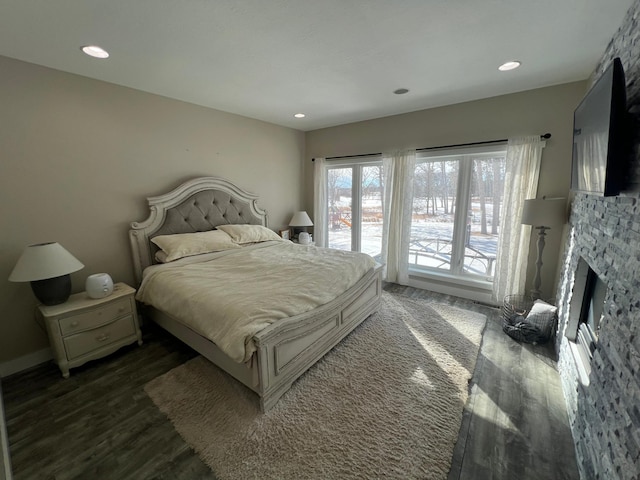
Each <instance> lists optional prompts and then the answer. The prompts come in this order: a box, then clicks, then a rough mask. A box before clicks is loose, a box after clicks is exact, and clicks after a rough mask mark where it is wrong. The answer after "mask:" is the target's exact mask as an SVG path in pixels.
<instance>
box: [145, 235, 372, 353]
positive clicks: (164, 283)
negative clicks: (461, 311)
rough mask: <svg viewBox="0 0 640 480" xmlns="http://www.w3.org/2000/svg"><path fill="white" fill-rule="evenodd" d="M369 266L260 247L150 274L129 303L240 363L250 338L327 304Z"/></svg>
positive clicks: (331, 253) (303, 250)
mask: <svg viewBox="0 0 640 480" xmlns="http://www.w3.org/2000/svg"><path fill="white" fill-rule="evenodd" d="M373 266H375V261H374V260H373V258H371V257H370V256H369V255H366V254H363V253H358V252H348V251H343V250H333V249H328V248H317V247H314V246H303V245H297V244H294V243H291V242H277V241H273V242H264V243H260V244H256V245H252V246H247V247H244V248H242V249H237V250H235V249H234V250H227V251H225V252H218V253H214V254H207V255H198V256H194V257H188V258H185V259H182V260H178V261H176V262H171V263H168V264H163V265H154V266H152V267H149V268H147V269H146V270H145V272H144V277H143V281H142V285H141V286H140V288H139V290H138V293H137V295H136V298H137V300H139V301H141V302H143V303H145V304H148V305H152V306H153V307H155V308H157V309H159V310H161V311H163V312H165V313H167V314H169V315H170V316H172V317H173V318H175V319H177V320H179V321H181V322H183V323H184V324H186V325H188V326H189V327H190V328H191V329H193V330H194V331H196V332H197V333H199V334H200V335H202V336H204V337H206V338H208V339H209V340H211V341H212V342H214V343H215V344H216V345H217V346H218V347H219V348H220V349H221V350H222V351H223V352H225V353H226V354H227V355H228V356H229V357H231V358H232V359H233V360H235V361H236V362H247V361H249V360H250V358H251V355H252V354H253V352H255V350H256V347H255V345H254V342H253V340H252V337H253V335H254V334H255V333H257V332H259V331H260V330H262V329H263V328H265V327H267V326H268V325H270V324H271V323H273V322H276V321H278V320H280V319H283V318H287V317H293V316H295V315H299V314H301V313H305V312H308V311H310V310H313V309H314V308H317V307H319V306H321V305H324V304H326V303H328V302H330V301H331V300H333V299H335V298H336V297H337V296H339V295H340V294H341V293H343V292H345V291H346V290H348V289H349V288H350V287H352V286H353V285H355V284H356V283H357V282H358V280H359V279H360V278H362V276H363V275H364V274H365V273H366V272H367V271H369V269H371V268H372V267H373Z"/></svg>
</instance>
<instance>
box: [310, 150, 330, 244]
mask: <svg viewBox="0 0 640 480" xmlns="http://www.w3.org/2000/svg"><path fill="white" fill-rule="evenodd" d="M313 191H314V196H313V217H314V218H313V240H314V241H315V244H316V245H318V246H319V247H326V246H327V168H326V160H325V159H324V158H314V159H313Z"/></svg>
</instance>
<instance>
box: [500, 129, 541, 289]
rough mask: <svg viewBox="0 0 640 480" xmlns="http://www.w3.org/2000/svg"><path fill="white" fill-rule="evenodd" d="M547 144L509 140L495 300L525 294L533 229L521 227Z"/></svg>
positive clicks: (531, 139) (535, 138)
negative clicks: (526, 201)
mask: <svg viewBox="0 0 640 480" xmlns="http://www.w3.org/2000/svg"><path fill="white" fill-rule="evenodd" d="M544 146H545V142H544V141H543V140H541V139H540V136H530V137H520V138H514V139H511V140H509V143H508V145H507V159H506V173H505V187H504V198H503V207H502V212H501V215H500V234H499V238H498V257H497V259H496V272H495V276H494V279H493V298H494V300H495V301H497V302H502V300H503V299H504V297H505V296H506V295H510V294H523V293H525V281H526V274H527V259H528V257H529V239H530V237H531V227H530V226H528V225H522V224H521V218H522V209H523V208H524V201H525V200H526V199H528V198H536V193H537V191H538V178H539V175H540V160H541V158H542V149H543V148H544Z"/></svg>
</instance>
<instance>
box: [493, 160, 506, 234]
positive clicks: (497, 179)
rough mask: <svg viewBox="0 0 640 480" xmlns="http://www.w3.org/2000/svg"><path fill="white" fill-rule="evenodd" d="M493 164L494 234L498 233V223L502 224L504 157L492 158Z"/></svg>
mask: <svg viewBox="0 0 640 480" xmlns="http://www.w3.org/2000/svg"><path fill="white" fill-rule="evenodd" d="M491 165H492V167H493V214H492V221H491V233H492V234H493V235H497V234H498V225H499V224H500V198H501V197H502V191H503V189H504V187H503V185H502V184H503V181H502V174H503V166H504V159H502V158H493V159H491Z"/></svg>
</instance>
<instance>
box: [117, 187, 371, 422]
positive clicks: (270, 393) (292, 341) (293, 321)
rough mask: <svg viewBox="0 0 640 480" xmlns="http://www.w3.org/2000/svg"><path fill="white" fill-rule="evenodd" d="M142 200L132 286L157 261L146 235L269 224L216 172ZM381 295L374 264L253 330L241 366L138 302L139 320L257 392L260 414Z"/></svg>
mask: <svg viewBox="0 0 640 480" xmlns="http://www.w3.org/2000/svg"><path fill="white" fill-rule="evenodd" d="M147 201H148V203H149V210H150V213H149V217H148V218H147V219H146V220H144V221H143V222H133V223H132V224H131V230H130V231H129V238H130V241H131V247H132V251H133V264H134V269H135V278H136V281H137V283H138V285H139V284H140V282H141V281H142V272H143V270H144V269H145V268H146V267H148V266H150V265H152V264H154V263H156V262H155V259H154V255H155V252H156V251H157V247H156V246H155V245H154V244H153V243H151V241H150V240H151V239H152V238H153V237H155V236H157V235H166V234H175V233H193V232H199V231H207V230H212V229H213V228H215V227H216V226H217V225H222V224H258V225H264V226H268V225H267V213H266V211H265V210H263V209H261V208H260V207H258V205H257V196H256V195H253V194H251V193H248V192H246V191H244V190H242V189H240V188H238V187H237V186H235V185H234V184H232V183H230V182H228V181H227V180H224V179H222V178H218V177H200V178H194V179H192V180H189V181H187V182H185V183H183V184H182V185H180V186H179V187H177V188H175V189H174V190H172V191H170V192H169V193H166V194H164V195H159V196H155V197H149V198H147ZM381 292H382V268H381V266H380V265H377V266H376V267H375V268H372V269H371V270H369V271H368V272H367V273H366V274H365V275H364V277H363V278H362V279H361V280H360V281H359V282H358V283H357V284H356V285H354V286H353V287H351V288H350V289H349V290H347V291H346V292H344V293H343V294H342V295H340V296H339V297H338V298H336V299H335V300H333V301H332V302H330V303H328V304H326V305H322V306H321V307H319V308H317V309H315V310H312V311H310V312H307V313H304V314H301V315H296V316H294V317H290V318H286V319H283V320H280V321H278V322H275V323H273V324H271V325H270V326H268V327H267V328H265V329H264V330H262V331H260V332H258V333H257V334H256V335H255V336H254V341H255V345H256V347H257V351H256V352H255V353H254V354H253V357H252V358H251V361H250V362H248V363H246V364H244V363H237V362H235V361H233V360H232V359H231V358H229V357H228V356H227V355H226V354H224V353H223V352H222V351H221V350H220V349H219V348H218V347H217V346H216V345H215V344H214V343H213V342H211V341H210V340H208V339H206V338H204V337H202V336H200V335H199V334H197V333H195V332H194V331H193V330H191V329H190V328H188V327H186V326H185V325H184V324H183V323H181V322H179V321H178V320H176V319H174V318H172V317H171V316H169V315H167V314H165V313H163V312H161V311H159V310H157V309H154V308H151V307H145V308H144V309H143V317H150V318H151V319H152V320H154V321H155V322H156V323H157V324H159V325H160V326H161V327H163V328H164V329H165V330H167V331H168V332H170V333H171V334H172V335H174V336H175V337H177V338H179V339H180V340H182V341H183V342H184V343H186V344H187V345H189V346H191V347H192V348H193V349H194V350H196V351H197V352H199V353H200V354H201V355H202V356H204V357H206V358H207V359H209V360H210V361H211V362H213V363H214V364H216V365H217V366H218V367H220V368H221V369H223V370H224V371H226V372H227V373H229V374H230V375H231V376H233V377H234V378H236V379H237V380H238V381H240V382H242V383H243V384H244V385H246V386H247V387H249V388H250V389H251V390H253V391H254V392H256V393H257V394H258V396H259V398H260V408H261V410H262V411H263V412H264V411H267V410H269V409H271V408H272V407H273V406H274V405H275V404H276V402H277V401H278V399H279V398H280V397H281V396H282V395H283V394H284V393H285V392H286V391H287V390H288V389H289V388H290V387H291V385H292V383H293V382H294V381H295V380H296V379H297V378H298V377H300V376H301V375H302V374H303V373H304V372H305V371H306V370H307V369H308V368H309V367H311V366H312V365H313V364H314V363H316V362H317V361H318V360H319V359H320V358H322V357H323V356H324V355H325V354H326V353H327V352H328V351H329V350H331V349H332V348H333V347H334V346H335V345H336V344H337V343H339V342H340V341H341V340H342V339H343V338H344V337H345V336H347V335H348V334H349V333H350V332H351V331H352V330H353V329H354V328H355V327H356V326H358V325H359V324H360V323H361V322H362V321H364V320H365V319H366V318H367V317H369V316H370V315H371V314H372V313H374V312H376V311H377V309H378V306H379V304H380V298H381Z"/></svg>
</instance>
